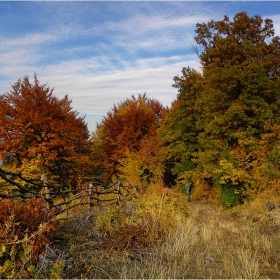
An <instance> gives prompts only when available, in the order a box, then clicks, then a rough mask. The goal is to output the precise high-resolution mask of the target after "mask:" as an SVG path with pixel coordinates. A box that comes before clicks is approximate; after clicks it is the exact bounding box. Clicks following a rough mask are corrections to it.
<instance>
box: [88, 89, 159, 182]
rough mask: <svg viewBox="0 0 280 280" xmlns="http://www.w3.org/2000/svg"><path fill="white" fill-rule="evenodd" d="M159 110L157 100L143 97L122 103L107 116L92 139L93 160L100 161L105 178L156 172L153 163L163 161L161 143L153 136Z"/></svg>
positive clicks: (133, 97) (132, 98)
mask: <svg viewBox="0 0 280 280" xmlns="http://www.w3.org/2000/svg"><path fill="white" fill-rule="evenodd" d="M163 110H164V108H163V106H162V105H161V104H160V103H159V102H158V101H157V100H154V99H150V98H148V97H147V96H146V94H144V95H139V96H138V97H137V98H136V97H135V96H132V97H131V98H130V99H126V100H125V101H124V102H121V103H119V104H118V105H115V106H114V107H113V109H112V110H110V111H109V112H108V113H107V116H106V117H104V119H103V121H102V122H101V124H99V125H98V127H97V133H96V134H95V135H94V139H93V142H94V144H93V148H94V151H93V153H94V155H95V159H96V158H99V160H101V161H102V164H100V166H102V167H103V174H106V176H107V178H110V177H111V176H112V175H113V174H118V175H120V174H124V173H126V174H128V173H129V174H131V172H132V171H133V172H136V173H135V176H136V177H138V175H139V176H140V175H141V174H143V172H144V170H145V169H149V170H150V171H151V169H153V168H154V169H156V167H155V165H156V162H157V163H159V162H160V161H162V160H163V159H162V156H159V155H160V154H164V153H163V152H162V147H161V146H162V143H161V140H160V139H159V138H158V137H157V136H156V123H157V122H158V121H159V120H160V119H161V116H162V113H163ZM151 146H153V147H154V150H153V154H152V151H150V150H149V148H150V147H151ZM157 156H158V158H157ZM152 158H153V159H152ZM156 158H157V160H158V161H156V160H155V159H156ZM144 162H145V163H144ZM152 163H153V164H152ZM152 166H153V167H152ZM157 166H158V165H157ZM158 167H159V166H158ZM101 169H102V168H101ZM146 171H147V170H146ZM136 174H138V175H136Z"/></svg>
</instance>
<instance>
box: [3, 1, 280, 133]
mask: <svg viewBox="0 0 280 280" xmlns="http://www.w3.org/2000/svg"><path fill="white" fill-rule="evenodd" d="M242 11H246V12H247V13H248V14H249V15H250V16H253V15H260V16H261V17H262V18H263V19H265V18H270V19H272V20H273V22H274V28H275V33H276V34H275V35H280V2H278V1H271V2H269V1H216V2H214V1H176V2H173V1H158V2H156V1H119V2H118V1H86V2H83V1H63V2H59V1H39V2H37V1H28V2H27V1H17V2H15V1H0V42H1V43H0V93H1V94H2V93H5V92H6V91H8V90H10V89H11V83H14V82H16V81H17V80H18V79H19V78H22V77H24V76H26V75H27V76H29V77H30V79H31V80H33V74H34V73H36V74H37V76H38V79H39V81H40V82H41V83H47V84H48V85H49V86H50V87H54V95H55V96H57V97H59V98H62V97H64V95H66V94H67V95H68V96H69V97H70V98H71V99H72V106H73V109H74V110H77V111H78V112H80V113H81V115H86V121H87V123H88V127H89V130H90V131H94V129H95V125H96V123H97V122H98V123H99V122H100V121H101V120H102V117H103V116H105V115H106V114H107V112H108V111H109V110H110V109H111V108H112V107H113V105H114V104H118V103H119V102H121V101H123V100H125V99H126V98H129V97H131V96H132V95H135V96H137V95H138V94H144V93H146V94H147V96H148V97H149V98H155V99H157V100H159V101H160V102H161V103H162V104H163V105H164V106H169V105H170V104H171V102H172V101H173V100H174V99H175V98H176V96H177V91H176V89H175V88H173V87H172V84H173V77H174V76H176V75H178V74H179V75H180V73H181V69H182V68H183V67H187V66H190V67H193V68H195V69H199V60H198V57H197V55H196V54H195V52H194V51H193V47H194V46H195V41H194V36H195V32H194V30H195V26H196V23H203V22H205V23H206V22H208V21H210V20H212V19H213V20H222V19H223V17H224V15H228V16H229V17H230V18H231V19H232V17H233V16H234V15H235V14H236V13H238V12H242Z"/></svg>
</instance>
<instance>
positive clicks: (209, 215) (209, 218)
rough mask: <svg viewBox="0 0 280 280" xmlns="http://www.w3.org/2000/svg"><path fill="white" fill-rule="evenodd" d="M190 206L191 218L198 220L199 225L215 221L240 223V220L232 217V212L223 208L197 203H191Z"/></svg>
mask: <svg viewBox="0 0 280 280" xmlns="http://www.w3.org/2000/svg"><path fill="white" fill-rule="evenodd" d="M189 206H190V209H191V214H190V216H191V217H192V218H193V219H195V220H197V222H198V223H199V224H206V223H209V222H214V221H216V222H222V223H223V222H225V223H228V222H230V223H237V222H238V218H237V217H235V216H234V215H232V211H231V210H226V209H223V208H222V206H216V205H215V206H214V205H210V204H206V203H200V202H196V201H192V202H189Z"/></svg>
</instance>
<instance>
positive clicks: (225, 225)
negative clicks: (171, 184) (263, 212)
mask: <svg viewBox="0 0 280 280" xmlns="http://www.w3.org/2000/svg"><path fill="white" fill-rule="evenodd" d="M132 203H133V204H134V207H135V211H134V212H133V213H130V214H129V215H126V214H125V213H124V212H123V211H122V209H121V208H115V209H111V210H109V209H108V210H107V211H106V212H100V213H99V214H98V215H97V214H96V212H95V213H94V215H93V216H92V218H91V219H89V218H87V219H86V220H84V223H87V224H86V225H84V226H82V225H81V223H82V221H83V219H82V218H81V219H80V220H79V222H78V223H77V224H78V225H79V226H78V229H75V227H74V224H75V222H74V223H73V221H72V223H71V227H69V226H68V227H67V226H66V230H67V229H68V230H67V234H68V235H69V236H71V240H72V241H71V244H72V247H71V256H72V258H73V263H72V264H71V265H69V263H68V264H67V262H66V263H65V270H64V274H63V277H64V278H99V279H102V278H103V279H104V278H106V279H108V278H115V279H116V278H118V279H147V278H148V279H175V278H176V279H179V278H180V279H187V278H192V279H193V278H208V279H210V278H220V279H221V278H227V279H228V278H238V279H241V278H242V279H248V278H250V279H252V278H254V279H255V278H280V271H279V263H280V256H279V252H280V238H279V237H280V236H279V231H273V232H272V231H270V230H269V227H271V226H273V227H274V228H275V227H276V228H277V227H278V226H279V225H278V224H277V223H276V222H274V224H273V225H270V224H269V223H267V221H265V220H264V221H262V223H258V222H257V223H256V222H253V221H252V220H250V219H247V218H246V217H248V215H247V216H246V217H245V218H242V217H240V218H237V217H235V219H233V218H232V216H230V210H227V212H226V213H224V217H229V218H232V219H218V218H217V217H218V216H217V217H207V215H208V213H204V217H200V216H199V215H198V214H197V213H198V212H195V211H194V212H191V211H190V209H189V207H188V203H187V202H186V199H185V197H184V196H182V194H179V193H177V192H176V191H175V190H166V189H159V188H155V189H154V190H150V192H149V194H147V195H144V196H143V197H142V198H141V199H139V200H137V201H135V202H132ZM277 211H280V210H277ZM277 213H279V212H276V213H274V215H277ZM267 219H268V220H269V217H267ZM265 227H267V228H265ZM69 228H71V230H70V231H69ZM81 228H83V233H82V232H81ZM266 229H267V230H266ZM75 232H78V233H79V236H77V235H75ZM73 244H75V245H74V246H73Z"/></svg>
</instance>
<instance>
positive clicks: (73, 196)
mask: <svg viewBox="0 0 280 280" xmlns="http://www.w3.org/2000/svg"><path fill="white" fill-rule="evenodd" d="M0 177H1V178H2V179H3V180H4V181H5V183H4V184H2V186H1V185H0V198H21V199H31V198H39V197H42V198H43V199H44V200H45V201H46V202H47V203H48V206H49V207H50V208H55V213H56V215H59V214H61V213H63V212H67V217H68V211H69V210H70V209H73V208H75V207H78V206H87V209H90V208H92V207H94V206H99V207H106V206H110V205H118V204H120V203H121V202H122V201H125V200H130V199H132V198H133V197H136V196H137V193H139V188H138V186H132V185H130V184H129V183H125V184H123V182H122V180H121V179H120V178H118V179H116V181H115V182H114V183H112V184H111V185H104V184H102V183H100V182H97V181H95V180H91V181H89V183H88V186H87V187H84V188H77V189H75V190H68V189H62V188H60V187H58V186H55V185H53V184H50V183H49V182H48V179H47V176H46V175H45V174H43V175H42V176H41V182H40V181H39V180H30V179H26V178H25V177H23V176H22V175H21V174H20V173H14V172H10V171H6V170H3V169H2V168H0ZM5 184H8V185H12V186H13V190H12V191H10V192H9V193H7V187H6V186H5ZM25 185H27V186H28V187H26V186H25Z"/></svg>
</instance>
